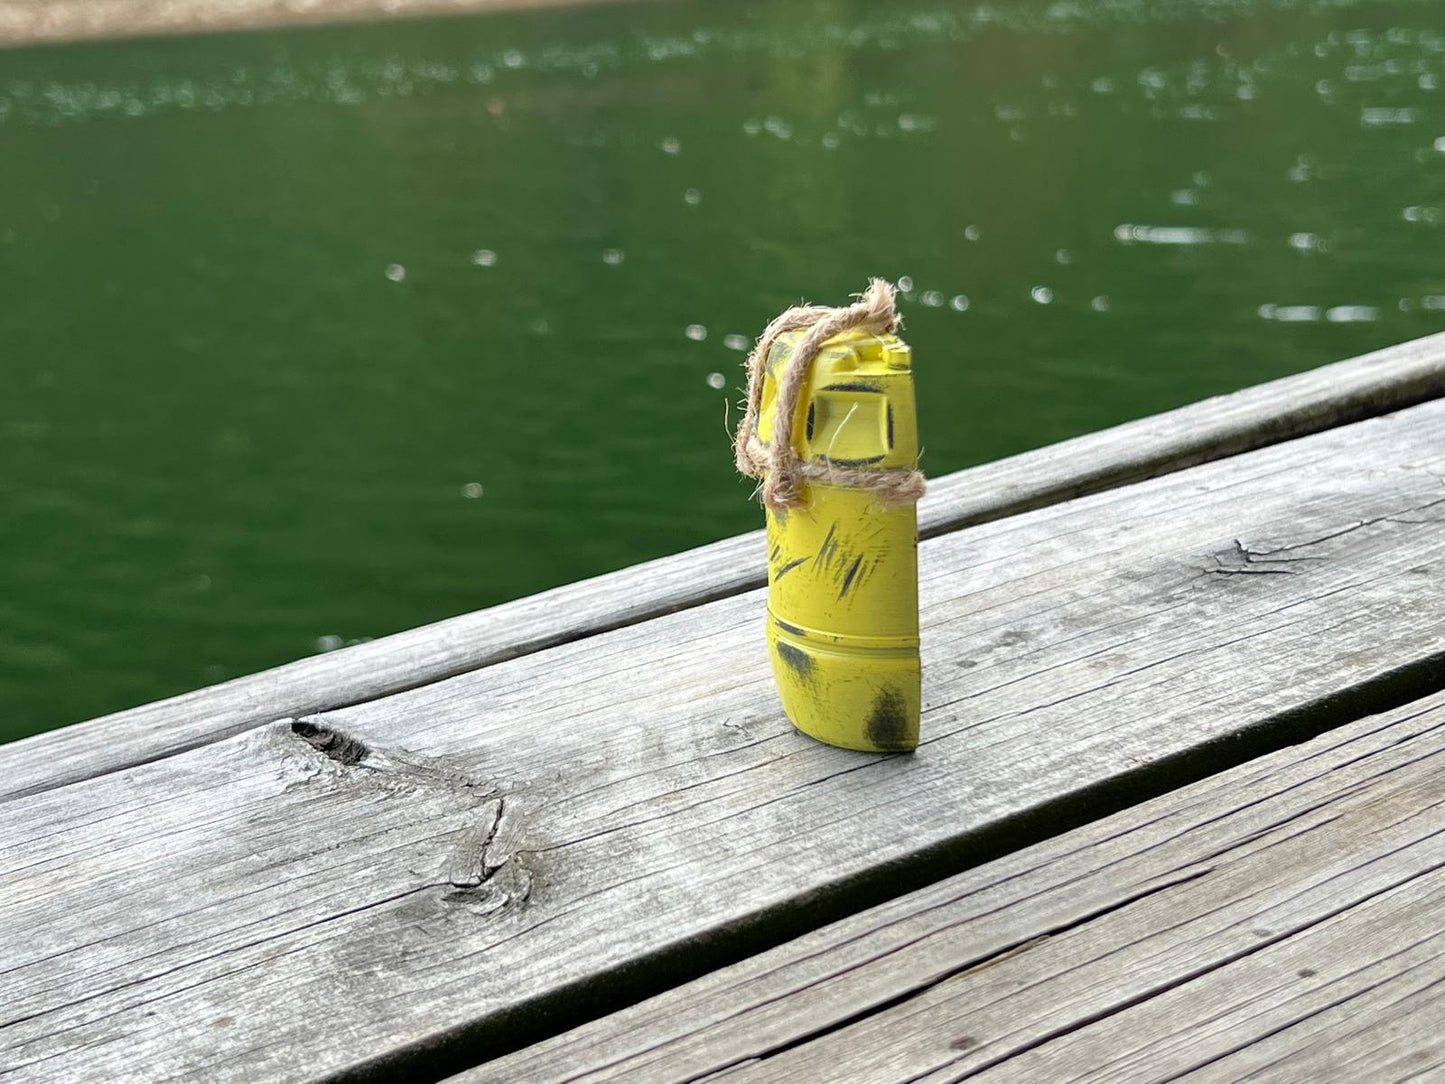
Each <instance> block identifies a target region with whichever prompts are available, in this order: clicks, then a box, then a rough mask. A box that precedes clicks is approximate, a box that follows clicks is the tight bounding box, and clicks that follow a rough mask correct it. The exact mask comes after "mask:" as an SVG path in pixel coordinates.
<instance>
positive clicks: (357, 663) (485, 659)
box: [0, 335, 1445, 802]
mask: <svg viewBox="0 0 1445 1084" xmlns="http://www.w3.org/2000/svg"><path fill="white" fill-rule="evenodd" d="M1441 395H1445V335H1435V336H1431V337H1428V338H1424V339H1419V340H1416V341H1414V342H1409V343H1404V344H1402V345H1400V346H1394V347H1390V348H1389V349H1386V350H1381V351H1377V352H1375V353H1372V354H1366V355H1364V356H1362V357H1359V358H1354V359H1351V360H1349V361H1343V362H1339V363H1337V364H1334V365H1327V366H1325V367H1323V368H1320V369H1316V370H1313V371H1311V372H1307V373H1303V374H1300V375H1298V376H1294V377H1289V378H1287V379H1284V380H1277V381H1274V382H1272V383H1268V384H1263V385H1260V386H1258V387H1253V388H1249V389H1246V390H1244V391H1241V392H1237V393H1235V394H1233V395H1227V396H1221V397H1218V398H1215V399H1208V400H1205V401H1204V402H1201V403H1196V404H1193V405H1191V406H1187V407H1184V408H1182V409H1180V410H1175V411H1171V412H1169V413H1166V414H1161V415H1158V416H1155V417H1150V418H1144V419H1142V420H1139V421H1135V422H1130V423H1128V424H1127V425H1122V426H1119V427H1117V428H1115V429H1109V430H1105V431H1103V432H1100V433H1093V434H1089V435H1087V436H1083V437H1079V438H1077V439H1075V440H1069V441H1065V442H1063V443H1061V444H1057V445H1052V446H1050V447H1046V448H1041V449H1038V450H1036V451H1032V452H1026V453H1024V454H1022V455H1018V456H1013V457H1011V458H1009V459H1004V460H1000V461H998V462H996V463H989V464H986V465H984V466H980V467H976V468H973V469H970V470H965V471H960V472H958V473H956V474H952V475H948V476H946V477H944V478H939V479H935V480H934V481H933V482H932V483H931V486H930V492H929V495H928V496H927V497H925V498H924V500H923V502H922V503H921V504H920V507H919V517H920V520H919V522H920V532H921V533H922V534H923V536H924V537H932V536H935V535H938V534H942V533H945V532H948V531H953V530H958V529H960V528H961V527H965V526H968V525H971V524H978V523H984V522H988V521H990V520H994V519H999V518H1002V517H1005V516H1011V515H1016V514H1018V513H1020V512H1023V511H1026V510H1029V509H1033V508H1039V507H1044V506H1046V505H1050V504H1055V503H1058V502H1060V501H1065V500H1069V499H1071V498H1074V497H1078V496H1081V495H1084V494H1088V493H1096V492H1100V491H1103V490H1107V489H1110V488H1114V487H1117V486H1120V485H1124V484H1127V483H1129V482H1134V481H1138V480H1140V479H1143V478H1148V477H1153V476H1156V475H1160V474H1164V473H1167V472H1169V471H1174V470H1179V469H1182V468H1185V467H1189V466H1192V465H1195V464H1197V463H1202V462H1206V461H1209V460H1212V459H1218V458H1222V457H1225V456H1230V455H1235V454H1238V453H1240V452H1243V451H1247V450H1249V449H1253V448H1259V447H1264V446H1267V445H1269V444H1273V443H1277V442H1279V441H1284V440H1289V439H1291V438H1294V437H1298V436H1301V435H1303V434H1308V433H1314V432H1319V431H1322V430H1325V429H1329V428H1331V427H1333V426H1338V425H1342V424H1345V423H1348V422H1353V421H1355V420H1358V419H1360V418H1365V417H1371V416H1375V415H1379V414H1383V413H1386V412H1388V411H1391V410H1396V409H1400V408H1402V407H1405V406H1409V405H1411V404H1413V403H1418V402H1422V401H1424V400H1427V399H1431V398H1435V397H1438V396H1441ZM765 568H766V564H765V561H764V556H763V542H762V534H761V532H752V533H749V534H745V535H740V536H738V537H735V538H729V539H724V540H722V541H720V542H716V543H713V544H711V545H707V546H703V547H700V548H698V549H695V550H690V551H688V552H686V553H682V554H678V555H676V556H673V557H667V558H663V559H661V560H657V561H650V562H648V563H646V564H642V565H637V566H635V567H632V568H627V569H623V570H621V571H619V572H614V573H610V574H608V575H605V576H601V577H597V578H594V579H591V580H585V581H583V582H581V583H576V584H569V585H567V586H565V587H561V588H557V589H556V590H553V591H547V592H544V593H542V594H540V595H534V596H531V597H529V598H524V599H518V600H516V601H514V602H509V603H505V604H503V605H500V606H495V607H492V608H490V609H486V610H481V611H478V612H476V613H470V614H464V615H461V616H459V617H455V618H451V619H448V620H446V621H441V622H437V623H436V624H432V625H427V626H424V627H422V628H418V629H413V630H410V631H408V632H404V633H399V634H397V635H395V636H388V637H386V638H384V639H379V640H375V641H372V642H371V643H367V644H360V645H357V646H355V647H350V648H346V649H343V650H341V651H335V652H331V653H328V654H326V655H321V656H316V657H313V658H308V659H302V660H300V661H298V662H294V663H290V664H288V665H286V666H282V667H278V668H276V669H273V670H268V671H266V672H264V673H261V674H254V675H250V676H248V677H244V678H239V679H236V680H234V681H229V682H225V683H223V684H220V685H215V686H211V687H209V688H205V689H200V690H197V691H196V692H192V693H187V694H185V695H183V696H179V697H174V698H172V699H169V700H165V701H161V702H158V703H155V704H147V705H143V706H141V707H138V708H134V709H130V710H127V711H122V712H118V713H115V714H112V715H107V716H105V717H103V718H100V719H96V720H93V721H91V722H88V723H81V724H77V725H75V726H71V727H66V728H62V729H60V730H56V731H52V732H50V733H47V734H41V735H37V736H35V737H33V738H27V739H25V740H22V741H19V742H14V743H11V744H9V745H6V746H3V747H0V768H3V773H0V802H3V801H4V800H5V799H7V798H13V797H16V796H19V795H24V794H31V793H35V792H38V791H41V790H45V789H47V788H50V787H55V786H61V785H64V784H67V783H71V782H75V781H77V780H80V779H88V778H92V777H94V776H97V775H101V774H104V773H105V772H109V771H115V770H118V769H120V768H125V767H127V766H130V765H135V764H144V763H146V762H148V761H153V760H157V759H159V758H161V757H166V756H171V755H174V754H176V753H179V752H183V751H185V750H187V749H193V748H196V747H198V746H201V745H204V744H206V743H208V742H213V741H218V740H220V739H222V738H226V737H229V736H231V735H233V734H239V733H241V732H242V731H244V730H247V729H250V728H252V727H255V726H258V725H260V724H263V723H266V722H270V721H272V720H274V719H278V718H282V717H285V716H297V717H299V716H302V715H308V714H311V713H313V712H319V711H326V710H330V709H334V708H339V707H343V706H345V705H348V704H356V703H361V702H363V701H367V700H372V699H375V698H377V697H380V696H384V695H387V694H390V693H395V692H399V691H402V690H405V689H409V688H414V687H416V686H418V685H425V684H428V683H430V682H434V681H439V680H441V679H443V678H446V677H450V676H452V675H455V674H459V673H464V672H467V671H470V670H475V669H478V668H481V667H484V666H489V665H493V664H495V663H497V662H501V661H505V660H507V659H511V658H515V657H517V656H519V655H524V654H529V653H531V652H534V651H539V650H543V649H545V648H548V647H552V646H555V645H557V644H562V643H567V642H569V641H572V640H576V639H580V638H583V637H587V636H593V635H597V634H598V633H601V632H605V631H608V630H610V629H615V628H621V627H624V626H627V625H631V624H634V623H636V622H639V621H643V620H647V619H649V618H652V617H657V616H660V615H662V614H666V613H671V612H674V611H676V610H680V609H684V608H687V607H691V606H698V605H702V604H704V603H707V602H709V601H712V600H714V599H718V598H724V597H727V596H729V595H734V594H737V593H739V592H742V591H746V590H751V589H754V588H756V587H759V586H761V585H762V583H763V582H764V575H765Z"/></svg>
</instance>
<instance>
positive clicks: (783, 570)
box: [773, 557, 812, 583]
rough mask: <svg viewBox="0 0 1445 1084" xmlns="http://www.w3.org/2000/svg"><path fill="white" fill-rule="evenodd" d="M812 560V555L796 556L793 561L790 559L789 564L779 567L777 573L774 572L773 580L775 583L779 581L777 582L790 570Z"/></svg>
mask: <svg viewBox="0 0 1445 1084" xmlns="http://www.w3.org/2000/svg"><path fill="white" fill-rule="evenodd" d="M811 560H812V558H811V557H794V558H793V559H792V560H791V561H789V562H788V563H787V564H785V565H784V566H783V567H782V568H780V569H778V571H776V572H775V573H773V582H774V583H777V582H778V581H779V580H781V579H782V578H783V577H784V576H786V575H787V574H788V573H789V572H791V571H793V569H795V568H797V567H798V566H799V565H801V564H806V563H807V562H809V561H811Z"/></svg>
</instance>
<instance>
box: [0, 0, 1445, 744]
mask: <svg viewBox="0 0 1445 1084" xmlns="http://www.w3.org/2000/svg"><path fill="white" fill-rule="evenodd" d="M1434 13H1435V9H1434V8H1433V7H1432V6H1431V5H1430V4H1428V3H1408V2H1391V3H1373V2H1369V0H1328V2H1326V0H1316V2H1304V3H1299V2H1294V0H1288V2H1285V0H1281V2H1280V3H1277V4H1276V3H1269V2H1265V0H1248V2H1246V0H1112V2H1109V3H1103V4H1098V3H1088V4H1083V3H1067V2H1063V3H1028V2H1023V3H1010V4H999V5H993V4H984V3H960V4H953V5H948V4H937V3H924V4H918V3H906V2H903V3H898V4H890V5H887V6H886V7H884V8H882V10H870V11H867V12H864V13H862V14H861V15H860V14H858V13H857V12H855V11H853V10H851V6H850V5H844V4H841V3H833V2H826V3H822V4H814V3H802V2H796V3H780V4H775V5H770V6H769V7H768V8H767V9H766V10H762V11H747V10H743V8H742V6H740V5H734V4H730V3H726V2H724V0H712V2H688V0H678V2H677V3H670V4H667V5H647V6H640V7H628V6H615V7H614V6H612V5H604V6H601V7H598V8H587V9H577V10H575V11H565V12H564V11H552V12H530V13H516V14H512V15H506V16H497V17H485V18H475V19H470V18H464V19H448V20H437V21H432V22H418V23H411V24H407V23H399V24H397V23H394V24H385V25H377V26H370V27H346V28H332V29H324V30H308V31H304V32H267V33H259V34H247V35H233V36H223V37H212V38H201V39H193V40H184V39H173V40H156V41H146V42H129V43H117V44H111V45H89V46H78V47H67V48H47V49H39V50H33V51H28V52H15V53H3V54H0V162H3V164H4V168H3V169H0V276H3V278H0V284H3V286H4V290H5V296H6V300H7V311H8V312H9V314H10V315H11V326H10V328H9V331H8V334H7V351H6V353H5V355H4V356H3V358H0V378H3V380H4V382H5V387H6V391H7V394H6V395H5V396H3V397H0V464H3V466H0V499H4V500H5V502H6V506H7V509H8V510H9V513H10V514H9V515H7V516H6V517H5V518H4V519H3V521H0V719H4V720H6V721H5V722H4V723H3V724H0V727H4V728H7V729H0V736H4V735H6V734H10V735H16V734H20V733H24V732H28V731H30V730H34V729H39V728H43V727H46V726H50V725H55V724H58V723H62V722H66V721H70V720H72V719H75V718H79V717H84V716H88V715H94V714H99V713H100V712H102V711H105V710H110V709H113V708H116V707H120V706H123V705H126V704H129V703H135V702H139V701H144V700H149V699H154V698H156V697H159V696H162V695H166V694H168V693H172V692H176V691H180V690H182V689H184V688H188V687H192V686H194V685H197V684H201V683H204V682H210V681H215V680H219V679H221V678H224V677H229V676H234V675H236V674H239V673H244V672H248V671H251V670H255V669H258V668H261V667H263V666H266V665H271V664H274V663H277V662H282V661H286V660H287V659H290V658H295V657H297V656H299V655H304V654H306V653H308V652H312V651H317V650H334V649H337V648H340V647H344V646H345V645H346V644H347V643H350V642H354V641H357V640H360V639H364V638H367V637H372V636H377V635H383V634H385V633H387V632H391V631H394V630H396V629H399V628H404V627H409V626H412V625H416V624H419V623H421V622H424V621H427V620H432V619H435V618H439V617H442V616H446V615H448V614H451V613H456V612H460V611H464V610H467V609H471V608H475V607H478V606H483V605H487V604H490V603H494V602H497V601H501V600H503V599H505V598H508V597H513V596H516V595H519V594H525V593H528V592H532V591H536V590H540V589H542V588H544V587H547V586H550V585H552V584H555V583H559V582H565V581H568V580H572V579H577V578H580V577H582V576H586V575H590V574H594V573H596V572H600V571H603V570H605V569H608V568H613V567H617V566H620V565H623V564H628V563H632V562H635V561H638V560H641V559H644V558H647V557H650V556H654V555H656V554H659V553H663V552H669V551H674V550H677V549H681V548H684V547H686V546H688V545H692V544H696V543H699V542H703V541H706V540H709V539H711V538H715V537H718V536H721V535H724V534H728V533H731V532H734V531H738V530H743V529H747V528H749V527H752V526H754V525H756V523H757V521H758V514H757V511H756V508H755V507H753V506H750V505H749V504H748V503H747V500H746V498H747V493H748V492H749V490H750V488H751V487H750V486H749V485H746V484H744V483H739V482H737V481H736V480H735V479H734V478H733V477H732V475H731V467H730V464H731V456H730V455H729V453H728V449H727V443H726V426H727V421H728V419H729V418H730V417H735V415H729V414H728V413H727V411H728V410H729V409H730V407H731V404H734V403H735V402H736V399H737V397H738V394H739V388H740V387H741V385H742V374H741V369H740V365H739V363H740V362H741V360H742V357H743V356H744V355H745V353H746V351H748V350H749V349H750V348H751V345H752V341H753V336H754V335H756V334H757V332H758V331H759V330H760V329H761V326H762V324H763V323H764V322H765V321H766V319H767V318H768V317H769V316H770V315H772V314H773V313H774V312H776V311H777V310H778V309H780V308H782V307H783V306H785V305H787V304H790V303H794V302H796V301H798V300H799V299H802V298H806V299H809V300H816V301H841V300H843V299H845V298H846V296H847V294H848V293H849V292H850V291H853V290H857V289H859V288H861V287H862V285H863V284H864V282H865V281H866V279H867V277H868V276H869V275H871V274H885V275H888V276H890V277H892V278H894V279H895V281H897V282H898V284H899V286H900V290H901V291H902V294H901V296H902V305H903V309H904V312H905V316H906V318H907V325H906V329H905V333H906V335H907V337H908V339H909V341H910V343H911V344H912V346H913V348H914V354H915V359H916V364H917V367H918V372H919V380H920V388H921V390H922V394H921V402H920V415H921V425H922V428H923V433H924V438H925V443H926V444H927V447H928V460H927V466H928V468H929V469H930V470H931V471H933V472H935V473H936V472H942V471H946V470H952V469H956V468H958V467H962V466H965V465H967V464H969V463H975V462H980V461H983V460H987V459H991V458H996V457H998V456H1000V455H1005V454H1009V453H1011V452H1015V451H1018V450H1021V449H1024V448H1027V447H1031V446H1036V445H1038V444H1042V443H1046V442H1048V441H1051V440H1057V439H1061V438H1063V437H1066V436H1069V435H1073V434H1075V433H1079V432H1083V431H1087V430H1090V429H1095V428H1099V427H1102V426H1105V425H1109V424H1112V423H1115V422H1118V421H1122V420H1124V419H1127V418H1130V417H1135V416H1138V415H1141V414H1145V413H1149V412H1152V411H1157V410H1162V409H1166V408H1168V407H1170V406H1174V405H1177V404H1179V403H1182V402H1187V401H1190V400H1192V399H1196V398H1200V397H1203V396H1205V395H1209V394H1214V393H1217V392H1220V391H1225V390H1228V389H1231V388H1235V387H1240V386H1243V385H1246V384H1249V383H1254V382H1257V381H1260V380H1265V379H1268V378H1270V377H1273V376H1278V375H1282V374H1285V373H1288V372H1294V371H1299V370H1300V369H1303V368H1307V367H1309V366H1312V365H1316V364H1320V363H1323V362H1326V361H1329V360H1333V359H1335V358H1338V357H1342V356H1347V355H1349V354H1352V353H1358V352H1361V351H1363V350H1366V349H1369V348H1372V347H1375V346H1378V345H1382V344H1384V343H1386V342H1391V341H1398V340H1402V339H1406V338H1410V337H1413V336H1416V335H1420V334H1425V333H1428V332H1430V331H1434V330H1436V329H1438V328H1439V327H1440V326H1441V321H1442V319H1445V316H1442V314H1445V271H1442V267H1441V263H1440V257H1439V253H1440V251H1441V248H1440V242H1441V234H1440V229H1441V227H1442V225H1445V222H1442V210H1441V208H1442V205H1445V195H1442V194H1445V184H1442V179H1445V134H1441V133H1442V131H1445V107H1442V99H1441V98H1440V94H1441V91H1440V90H1439V89H1438V88H1439V84H1440V76H1441V74H1442V70H1445V34H1442V33H1441V32H1440V31H1439V30H1437V29H1435V28H1434V27H1435V23H1436V22H1437V20H1436V19H1435V16H1434ZM733 409H735V408H733Z"/></svg>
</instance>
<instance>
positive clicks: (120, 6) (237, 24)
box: [0, 0, 610, 49]
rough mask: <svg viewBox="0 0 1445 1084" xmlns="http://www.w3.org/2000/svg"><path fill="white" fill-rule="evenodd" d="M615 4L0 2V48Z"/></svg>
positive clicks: (573, 0)
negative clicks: (522, 9)
mask: <svg viewBox="0 0 1445 1084" xmlns="http://www.w3.org/2000/svg"><path fill="white" fill-rule="evenodd" d="M602 2H610V0H0V49H8V48H17V47H20V46H26V45H40V44H44V43H50V42H57V43H58V42H67V41H84V40H103V39H108V38H131V37H145V36H150V35H157V34H189V33H203V32H209V31H221V30H254V29H259V28H262V27H269V26H299V25H308V24H309V25H317V24H322V23H337V22H361V21H367V20H373V19H404V18H409V17H417V16H423V15H442V14H461V13H464V12H478V11H501V10H507V9H515V8H541V7H563V6H567V5H573V4H579V3H589V4H592V3H602Z"/></svg>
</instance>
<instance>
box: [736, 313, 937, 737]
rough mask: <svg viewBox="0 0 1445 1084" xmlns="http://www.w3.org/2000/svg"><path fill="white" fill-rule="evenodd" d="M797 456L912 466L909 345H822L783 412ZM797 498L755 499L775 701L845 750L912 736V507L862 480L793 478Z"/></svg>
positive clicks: (769, 386) (769, 410) (873, 338)
mask: <svg viewBox="0 0 1445 1084" xmlns="http://www.w3.org/2000/svg"><path fill="white" fill-rule="evenodd" d="M802 334H803V333H802V332H796V331H795V332H785V333H784V334H782V335H780V336H778V338H777V340H776V342H775V343H774V345H773V348H772V350H771V351H770V352H769V356H768V358H767V361H766V368H765V374H764V378H763V388H762V402H761V409H760V411H759V415H758V436H759V437H760V438H761V440H762V441H763V442H764V443H766V442H768V441H769V440H770V438H771V436H772V431H773V418H774V414H775V409H776V405H777V384H776V381H775V379H774V373H781V372H782V371H783V368H784V367H785V366H786V365H787V362H788V359H789V357H790V356H791V353H792V350H793V347H794V346H795V345H796V344H797V343H798V341H799V339H800V338H801V336H802ZM793 440H794V447H795V448H796V450H797V453H798V456H799V457H800V458H801V459H803V460H805V461H808V462H812V463H818V464H831V465H832V466H835V467H852V468H860V469H882V468H887V467H903V468H914V467H916V466H917V463H918V424H917V414H916V411H915V408H914V400H913V370H912V364H911V356H910V353H909V349H908V346H907V345H906V344H905V343H904V342H903V341H902V340H901V339H899V338H898V337H897V336H896V335H891V334H874V333H872V332H868V331H863V330H853V331H847V332H844V333H842V334H839V335H836V336H834V337H833V338H831V339H829V340H828V341H827V342H826V343H824V344H823V346H822V348H821V349H820V350H819V352H818V355H817V357H816V358H815V359H814V361H813V364H812V366H811V372H810V373H809V374H808V378H807V383H806V385H805V387H804V390H803V394H801V395H800V396H799V397H798V406H797V414H796V415H795V417H794V423H793ZM802 497H803V499H802V503H800V504H799V505H797V506H795V507H792V508H787V509H782V510H777V511H775V510H774V509H772V508H768V509H767V521H768V650H769V654H770V655H771V656H772V663H773V674H774V676H775V678H776V679H777V685H778V691H779V693H780V695H781V697H782V701H783V708H784V710H786V711H787V713H788V718H789V719H791V720H792V721H793V724H794V725H795V726H797V727H798V729H799V730H802V731H803V732H804V733H806V734H810V735H812V736H813V737H815V738H817V739H819V740H820V741H824V742H827V743H829V744H830V745H839V746H842V747H844V748H845V749H864V750H870V751H875V752H906V751H909V750H912V749H914V748H916V747H917V745H918V716H919V708H920V701H921V689H920V671H919V660H918V517H917V512H916V507H915V505H914V504H913V503H912V502H907V503H901V504H885V503H883V502H882V501H881V500H880V498H879V497H878V496H877V495H876V494H874V493H873V492H871V491H869V490H867V489H861V488H857V487H851V486H845V485H831V484H825V483H823V482H821V481H817V480H815V479H811V478H810V479H808V480H806V481H805V482H804V492H803V494H802Z"/></svg>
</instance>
